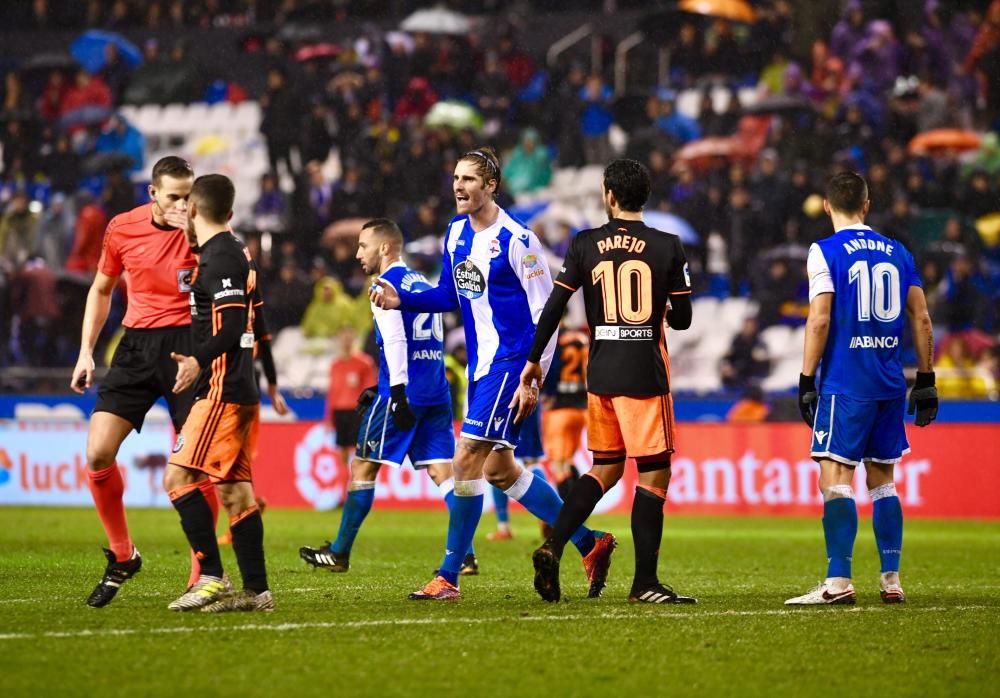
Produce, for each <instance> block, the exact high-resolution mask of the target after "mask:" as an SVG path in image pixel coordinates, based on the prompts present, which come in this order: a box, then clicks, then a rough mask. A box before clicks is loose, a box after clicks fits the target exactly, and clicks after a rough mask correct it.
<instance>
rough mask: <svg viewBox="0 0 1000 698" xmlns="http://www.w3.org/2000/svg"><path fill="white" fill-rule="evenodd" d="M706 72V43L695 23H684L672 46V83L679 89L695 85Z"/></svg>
mask: <svg viewBox="0 0 1000 698" xmlns="http://www.w3.org/2000/svg"><path fill="white" fill-rule="evenodd" d="M703 72H705V43H704V41H703V39H702V35H701V32H700V31H699V30H698V27H697V26H696V25H695V24H694V23H693V22H684V23H683V24H681V27H680V30H679V31H678V32H677V38H676V39H674V41H673V42H672V43H671V45H670V81H671V84H674V85H677V86H678V87H685V86H688V85H691V84H693V83H694V82H695V81H696V80H697V79H698V78H699V77H700V76H701V74H702V73H703Z"/></svg>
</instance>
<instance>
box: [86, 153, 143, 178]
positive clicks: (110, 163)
mask: <svg viewBox="0 0 1000 698" xmlns="http://www.w3.org/2000/svg"><path fill="white" fill-rule="evenodd" d="M134 164H135V161H134V160H133V159H132V158H131V157H129V156H128V155H125V154H124V153H114V152H109V153H94V154H93V155H90V156H88V157H87V158H86V159H85V160H84V161H83V164H82V165H81V166H80V170H81V171H82V172H83V174H85V175H100V174H105V173H107V172H115V171H116V170H127V169H129V168H130V167H132V166H133V165H134Z"/></svg>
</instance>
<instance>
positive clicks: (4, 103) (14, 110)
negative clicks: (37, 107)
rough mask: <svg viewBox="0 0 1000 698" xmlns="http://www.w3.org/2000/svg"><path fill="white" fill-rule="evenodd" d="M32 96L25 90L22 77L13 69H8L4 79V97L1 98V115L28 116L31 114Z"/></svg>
mask: <svg viewBox="0 0 1000 698" xmlns="http://www.w3.org/2000/svg"><path fill="white" fill-rule="evenodd" d="M31 112H32V104H31V97H30V96H29V95H28V93H27V92H25V90H24V85H23V84H22V83H21V78H20V77H18V74H17V73H16V72H14V71H13V70H11V71H8V72H7V74H6V75H5V76H4V80H3V99H2V100H0V115H3V116H5V117H8V118H9V117H11V116H14V115H20V116H19V118H27V117H29V116H30V115H31Z"/></svg>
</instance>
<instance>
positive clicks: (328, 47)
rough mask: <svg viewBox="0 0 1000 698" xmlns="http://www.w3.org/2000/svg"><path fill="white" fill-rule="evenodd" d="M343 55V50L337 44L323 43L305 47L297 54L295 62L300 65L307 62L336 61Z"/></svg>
mask: <svg viewBox="0 0 1000 698" xmlns="http://www.w3.org/2000/svg"><path fill="white" fill-rule="evenodd" d="M340 54H341V48H340V47H339V46H337V44H331V43H329V42H323V43H321V44H309V45H308V46H303V47H302V48H300V49H299V50H298V51H296V52H295V56H294V57H295V60H296V61H298V62H299V63H305V62H306V61H319V60H330V59H334V58H336V57H337V56H339V55H340Z"/></svg>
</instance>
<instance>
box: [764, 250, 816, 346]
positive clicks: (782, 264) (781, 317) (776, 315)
mask: <svg viewBox="0 0 1000 698" xmlns="http://www.w3.org/2000/svg"><path fill="white" fill-rule="evenodd" d="M800 281H801V279H800V278H799V275H797V274H793V273H792V271H791V269H790V268H789V264H788V260H786V259H783V258H782V257H774V258H773V259H771V260H769V261H768V262H767V272H766V275H765V276H764V278H763V279H761V280H760V283H759V284H756V285H755V289H754V293H753V297H754V299H755V300H756V301H757V304H758V306H759V308H760V310H759V311H758V313H757V322H758V324H759V325H760V328H761V329H762V330H763V329H767V328H768V327H771V326H772V325H777V324H780V323H782V322H793V321H795V320H796V319H797V320H798V322H799V323H800V324H801V322H803V321H804V319H805V314H804V312H802V310H803V309H802V308H801V306H800V300H799V298H798V291H799V286H800Z"/></svg>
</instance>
